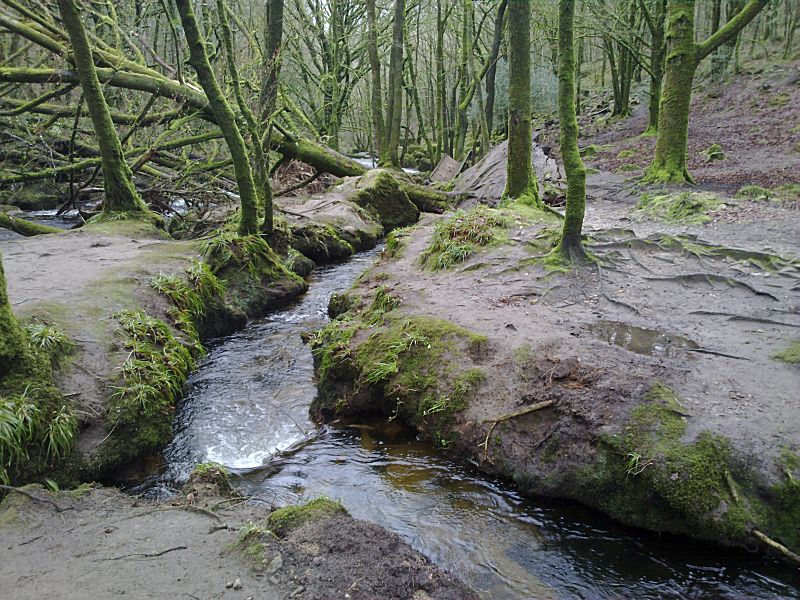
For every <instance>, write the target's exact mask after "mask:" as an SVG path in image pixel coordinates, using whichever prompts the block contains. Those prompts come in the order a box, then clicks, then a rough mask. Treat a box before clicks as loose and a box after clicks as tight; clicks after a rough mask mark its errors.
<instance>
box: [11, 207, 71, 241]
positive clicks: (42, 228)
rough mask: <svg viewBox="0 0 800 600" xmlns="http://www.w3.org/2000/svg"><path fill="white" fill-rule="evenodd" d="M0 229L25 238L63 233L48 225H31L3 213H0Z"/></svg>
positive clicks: (28, 222) (61, 230)
mask: <svg viewBox="0 0 800 600" xmlns="http://www.w3.org/2000/svg"><path fill="white" fill-rule="evenodd" d="M0 227H3V228H4V229H10V230H11V231H13V232H15V233H18V234H20V235H24V236H25V237H32V236H34V235H44V234H48V233H64V230H63V229H58V228H57V227H50V226H49V225H40V224H39V223H31V222H30V221H26V220H25V219H18V218H16V217H11V216H9V215H7V214H6V213H4V212H0Z"/></svg>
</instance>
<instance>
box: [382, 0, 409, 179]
mask: <svg viewBox="0 0 800 600" xmlns="http://www.w3.org/2000/svg"><path fill="white" fill-rule="evenodd" d="M405 20H406V3H405V0H395V3H394V26H393V29H392V51H391V55H390V57H389V90H388V91H389V101H388V103H387V107H386V143H385V144H384V146H385V147H384V148H383V154H382V155H381V160H380V164H381V165H382V166H388V167H399V166H400V156H399V154H398V146H400V123H401V119H402V115H403V32H404V31H405Z"/></svg>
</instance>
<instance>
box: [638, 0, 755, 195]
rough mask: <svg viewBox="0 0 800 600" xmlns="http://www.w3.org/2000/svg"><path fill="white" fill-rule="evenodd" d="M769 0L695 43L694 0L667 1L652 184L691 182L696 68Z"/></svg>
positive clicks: (649, 177)
mask: <svg viewBox="0 0 800 600" xmlns="http://www.w3.org/2000/svg"><path fill="white" fill-rule="evenodd" d="M768 2H769V0H748V3H747V5H746V6H745V7H744V8H743V9H742V10H741V11H739V13H738V14H737V15H736V16H735V17H733V18H732V19H731V20H730V21H728V22H727V23H725V25H724V26H723V27H721V28H720V29H719V31H717V32H716V33H714V34H713V35H712V36H710V37H709V38H707V39H706V40H705V41H703V42H702V43H700V44H696V43H695V42H694V5H695V0H668V2H667V19H666V28H665V32H666V33H665V35H666V39H667V58H666V68H665V75H664V84H663V88H662V90H661V104H660V109H659V112H660V114H659V119H658V140H657V141H656V153H655V157H654V158H653V162H652V163H651V165H650V168H649V170H648V172H647V175H646V176H645V181H647V182H650V183H684V182H691V181H692V178H691V176H690V175H689V171H688V169H687V167H686V153H687V142H688V135H689V111H690V106H691V99H692V81H693V80H694V74H695V71H696V70H697V66H698V65H699V64H700V62H701V61H702V60H703V59H704V58H706V57H707V56H708V55H709V54H711V53H712V52H714V50H716V49H717V48H719V47H720V46H721V45H722V44H724V43H726V42H728V41H729V40H731V39H732V38H734V37H735V36H736V35H738V33H739V32H740V31H741V30H742V29H743V28H744V27H745V25H747V24H748V23H749V22H750V21H752V20H753V18H754V17H755V16H756V15H757V14H758V13H759V12H760V11H761V10H762V9H763V8H764V6H766V4H767V3H768Z"/></svg>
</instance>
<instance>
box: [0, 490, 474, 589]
mask: <svg viewBox="0 0 800 600" xmlns="http://www.w3.org/2000/svg"><path fill="white" fill-rule="evenodd" d="M212 481H213V480H212ZM262 506H263V503H262ZM0 532H2V542H0V559H1V560H2V564H3V568H2V569H0V586H1V587H2V589H4V590H6V591H7V593H9V594H11V595H12V596H13V597H14V598H17V599H20V600H26V599H31V600H34V599H36V600H38V599H41V598H55V597H58V598H65V599H69V598H75V599H81V600H83V599H94V598H98V599H99V598H108V597H110V596H114V595H118V594H125V595H126V596H133V597H135V598H179V597H186V598H204V599H205V598H207V599H211V598H240V599H245V598H259V599H261V600H272V599H274V600H278V599H281V600H283V599H285V598H308V599H319V600H323V599H327V598H343V597H348V598H353V599H363V600H367V599H370V598H376V597H380V598H384V599H386V600H412V599H413V600H427V599H437V600H466V599H470V598H474V596H473V595H472V593H471V592H469V591H468V590H466V589H465V588H463V587H462V586H461V585H460V584H459V583H457V582H456V581H454V580H453V579H452V578H450V577H449V576H447V575H445V574H444V573H442V572H441V571H439V570H438V569H436V567H434V566H433V565H432V564H431V563H430V561H429V560H427V559H426V558H425V557H423V556H422V555H421V554H419V553H418V552H415V551H414V550H412V549H411V548H410V547H409V546H408V545H407V544H405V543H403V542H402V541H400V539H399V538H398V537H397V536H396V535H394V534H391V533H389V532H387V531H385V530H382V529H380V528H379V527H377V526H375V525H372V524H370V523H366V522H364V521H358V520H355V519H353V518H352V517H350V516H349V515H348V514H347V513H346V512H345V511H344V509H343V508H341V506H340V505H338V504H336V503H334V502H331V501H328V500H322V499H320V500H316V501H314V502H312V503H309V504H307V505H305V506H301V507H293V508H290V509H283V510H280V511H275V512H272V513H270V509H269V507H268V505H267V506H266V507H263V508H261V507H256V506H254V505H253V503H252V502H251V503H248V502H246V501H244V499H239V498H236V497H235V496H233V497H232V496H230V495H229V494H227V493H226V489H225V488H224V486H223V487H219V486H217V485H216V484H215V483H209V482H208V480H206V481H194V482H193V483H190V484H189V487H188V488H187V489H186V490H185V491H184V493H183V494H182V495H181V496H180V497H178V498H176V499H173V500H172V501H171V502H168V503H151V502H147V501H143V500H141V499H137V498H134V497H131V496H129V495H127V494H124V493H121V492H119V491H117V490H114V489H112V488H91V487H83V488H79V489H77V490H74V491H70V492H59V493H53V492H48V491H46V490H44V489H42V488H41V487H39V486H28V487H26V488H23V490H22V491H21V493H20V492H14V493H11V494H10V495H9V496H8V497H7V498H6V499H5V500H4V501H3V502H2V503H0Z"/></svg>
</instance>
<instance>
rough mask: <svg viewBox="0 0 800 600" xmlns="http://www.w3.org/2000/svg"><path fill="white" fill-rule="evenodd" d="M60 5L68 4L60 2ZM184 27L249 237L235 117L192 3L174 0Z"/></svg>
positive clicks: (254, 214) (248, 189)
mask: <svg viewBox="0 0 800 600" xmlns="http://www.w3.org/2000/svg"><path fill="white" fill-rule="evenodd" d="M59 1H60V2H64V1H68V0H59ZM175 3H176V5H177V7H178V12H179V13H180V16H181V22H182V23H183V31H184V35H186V41H187V43H188V44H189V64H191V65H192V67H193V68H194V70H195V72H196V73H197V79H198V81H199V82H200V85H201V86H202V88H203V91H205V94H206V97H207V98H208V105H209V107H210V108H211V112H212V113H213V114H214V119H215V121H216V123H217V126H218V127H219V128H220V130H221V131H222V135H223V137H224V138H225V142H226V143H227V145H228V149H229V151H230V153H231V159H232V160H233V171H234V174H235V176H236V184H237V187H238V189H239V199H240V201H241V205H242V215H241V219H240V221H239V233H240V234H241V235H249V234H253V233H256V232H257V231H258V196H257V194H256V187H255V183H254V181H253V170H252V168H251V166H250V157H249V155H248V153H247V148H246V147H245V144H244V139H243V138H242V134H241V132H240V130H239V125H238V124H237V123H236V115H235V114H234V112H233V109H232V108H231V106H230V104H229V103H228V100H227V99H226V98H225V95H224V94H223V92H222V89H221V88H220V86H219V83H218V82H217V78H216V76H215V75H214V71H213V70H212V69H211V63H210V62H209V60H208V53H207V52H206V47H205V41H204V40H203V36H202V34H201V33H200V29H199V28H198V26H197V18H196V17H195V14H194V8H193V7H192V0H175Z"/></svg>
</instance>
